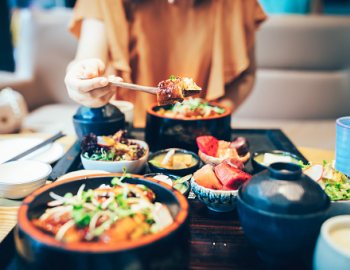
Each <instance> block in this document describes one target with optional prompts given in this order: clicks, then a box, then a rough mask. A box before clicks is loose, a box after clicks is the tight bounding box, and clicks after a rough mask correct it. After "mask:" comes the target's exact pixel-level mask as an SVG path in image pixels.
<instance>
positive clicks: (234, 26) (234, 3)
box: [70, 0, 266, 126]
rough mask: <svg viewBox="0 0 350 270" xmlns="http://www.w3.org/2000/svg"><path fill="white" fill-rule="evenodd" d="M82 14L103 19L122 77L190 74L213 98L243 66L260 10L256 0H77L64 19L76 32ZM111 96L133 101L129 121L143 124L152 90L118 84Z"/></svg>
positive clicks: (149, 79) (139, 79)
mask: <svg viewBox="0 0 350 270" xmlns="http://www.w3.org/2000/svg"><path fill="white" fill-rule="evenodd" d="M84 18H95V19H99V20H102V21H103V22H104V23H105V25H106V31H107V39H108V47H109V60H110V64H111V66H112V67H113V68H114V70H115V73H116V75H119V76H121V77H123V78H124V80H125V81H132V82H134V83H137V84H142V85H149V86H156V85H157V84H158V82H160V81H162V80H165V79H167V78H169V76H170V75H175V76H184V77H191V78H193V79H194V81H195V82H196V83H197V84H198V85H199V86H201V87H202V89H203V91H202V94H201V95H202V97H205V98H206V99H208V100H215V99H217V98H220V97H223V96H224V95H225V85H226V84H228V83H229V82H232V81H233V80H234V79H235V78H237V77H238V76H239V75H240V74H241V73H242V72H243V71H245V70H247V69H248V67H249V64H250V58H249V50H251V49H252V47H253V46H254V36H255V31H256V29H257V26H258V25H259V24H260V23H261V22H262V21H263V20H264V19H265V18H266V16H265V13H264V12H263V10H262V9H261V7H260V5H259V4H258V2H257V0H208V1H204V2H203V3H201V4H196V5H195V4H194V1H191V0H176V1H175V3H174V4H170V3H169V2H168V1H167V0H145V1H140V3H137V4H130V2H128V1H123V0H103V1H101V0H78V1H77V4H76V6H75V9H74V16H73V20H72V23H71V25H70V30H71V31H72V33H74V34H75V35H76V36H77V37H79V33H80V26H81V22H82V20H83V19H84ZM97 42H98V41H97ZM249 91H250V90H249ZM117 98H118V99H124V100H129V101H131V102H133V103H134V105H135V121H134V125H135V126H143V125H144V123H145V112H146V109H147V107H148V106H150V104H151V103H154V102H155V96H152V95H150V94H147V93H139V92H137V93H135V91H132V90H126V89H118V93H117Z"/></svg>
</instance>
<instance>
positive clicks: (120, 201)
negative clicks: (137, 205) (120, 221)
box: [115, 193, 129, 209]
mask: <svg viewBox="0 0 350 270" xmlns="http://www.w3.org/2000/svg"><path fill="white" fill-rule="evenodd" d="M115 200H116V201H117V204H118V205H119V207H120V208H122V209H128V208H129V205H128V203H127V201H126V196H125V194H124V193H120V194H118V195H116V196H115Z"/></svg>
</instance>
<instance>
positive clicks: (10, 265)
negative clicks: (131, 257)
mask: <svg viewBox="0 0 350 270" xmlns="http://www.w3.org/2000/svg"><path fill="white" fill-rule="evenodd" d="M131 134H132V136H133V137H135V138H136V139H141V140H143V139H144V130H143V129H134V130H133V131H132V133H131ZM237 136H244V137H246V138H247V140H248V141H249V143H250V151H251V152H255V151H269V150H283V151H287V152H290V153H292V154H295V155H297V156H299V157H300V159H301V160H302V161H303V162H304V163H308V161H307V159H306V158H305V157H304V156H303V155H302V154H301V153H300V152H299V151H298V149H297V148H296V147H295V145H294V144H293V143H292V142H291V141H290V140H289V138H288V137H287V136H286V135H285V134H284V133H283V132H282V131H281V130H279V129H233V130H232V132H231V137H232V139H233V138H234V137H237ZM77 169H82V165H81V162H80V146H79V143H75V144H74V145H73V146H72V147H71V148H70V149H69V151H68V152H67V153H66V154H65V156H64V157H63V158H62V159H61V160H60V161H59V162H57V163H56V165H55V166H54V168H53V170H52V173H51V175H50V177H49V178H50V179H51V180H53V181H54V180H56V179H57V178H58V177H59V176H61V175H63V174H66V173H68V172H70V171H74V170H77ZM246 170H247V171H248V172H253V169H252V166H251V163H250V161H249V162H248V163H247V164H246ZM189 203H190V208H191V220H190V226H191V261H190V268H191V269H260V268H261V265H262V262H261V261H260V259H259V258H258V257H257V255H256V252H255V250H254V248H253V247H252V246H250V244H249V243H248V242H247V241H246V239H245V237H244V234H243V231H242V228H241V226H240V224H239V220H238V216H237V211H233V212H230V213H215V212H212V211H210V210H208V209H207V208H206V206H205V205H203V204H202V203H200V202H199V201H197V200H196V199H192V197H189ZM13 242H14V241H13V231H11V233H10V234H9V235H8V236H7V237H6V238H5V239H4V240H3V241H2V242H1V243H0V269H7V270H10V269H11V270H13V269H18V268H16V251H15V248H14V244H13ZM301 268H303V266H298V269H301Z"/></svg>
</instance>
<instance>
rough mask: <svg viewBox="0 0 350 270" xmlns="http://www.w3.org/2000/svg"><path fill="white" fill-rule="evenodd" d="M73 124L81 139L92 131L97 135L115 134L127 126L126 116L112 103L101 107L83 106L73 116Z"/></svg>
mask: <svg viewBox="0 0 350 270" xmlns="http://www.w3.org/2000/svg"><path fill="white" fill-rule="evenodd" d="M73 124H74V129H75V132H76V134H77V136H78V139H80V140H81V139H82V138H83V137H84V136H86V135H88V134H90V133H93V134H95V135H97V136H101V135H113V134H114V133H116V132H117V131H118V130H120V129H124V128H125V116H124V114H123V113H122V112H121V111H120V110H119V109H118V108H117V107H115V106H113V105H111V104H107V105H105V106H103V107H101V108H89V107H84V106H81V107H79V109H78V110H77V112H76V113H75V115H74V116H73Z"/></svg>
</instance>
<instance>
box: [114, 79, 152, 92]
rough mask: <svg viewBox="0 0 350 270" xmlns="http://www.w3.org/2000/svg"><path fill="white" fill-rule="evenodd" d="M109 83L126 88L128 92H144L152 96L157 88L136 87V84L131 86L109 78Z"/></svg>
mask: <svg viewBox="0 0 350 270" xmlns="http://www.w3.org/2000/svg"><path fill="white" fill-rule="evenodd" d="M109 83H110V84H112V85H115V86H118V87H122V88H127V89H130V90H136V91H141V92H146V93H149V94H152V95H155V94H157V91H158V88H157V87H151V86H143V85H138V84H133V83H125V82H120V81H117V80H113V78H109Z"/></svg>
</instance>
